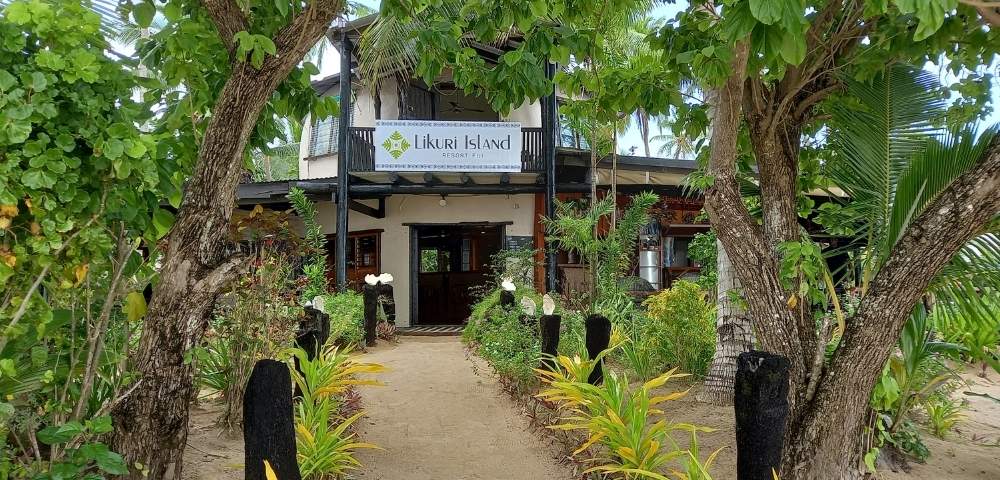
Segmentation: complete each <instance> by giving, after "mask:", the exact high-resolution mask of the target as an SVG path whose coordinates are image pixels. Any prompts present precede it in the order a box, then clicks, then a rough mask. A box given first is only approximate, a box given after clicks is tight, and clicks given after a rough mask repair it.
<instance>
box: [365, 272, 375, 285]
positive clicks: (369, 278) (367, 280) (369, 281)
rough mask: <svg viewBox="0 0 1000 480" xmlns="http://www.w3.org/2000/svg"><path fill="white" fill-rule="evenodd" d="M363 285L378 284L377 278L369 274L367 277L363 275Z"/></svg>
mask: <svg viewBox="0 0 1000 480" xmlns="http://www.w3.org/2000/svg"><path fill="white" fill-rule="evenodd" d="M365 283H367V284H368V285H375V284H376V283H378V277H376V276H375V275H372V274H370V273H369V274H368V275H365Z"/></svg>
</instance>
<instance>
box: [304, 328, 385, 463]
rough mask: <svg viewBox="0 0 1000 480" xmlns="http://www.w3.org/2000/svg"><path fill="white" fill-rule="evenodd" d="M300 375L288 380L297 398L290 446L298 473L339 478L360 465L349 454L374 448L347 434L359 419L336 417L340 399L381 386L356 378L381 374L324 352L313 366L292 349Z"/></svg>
mask: <svg viewBox="0 0 1000 480" xmlns="http://www.w3.org/2000/svg"><path fill="white" fill-rule="evenodd" d="M292 355H294V357H295V358H296V359H297V360H298V363H299V369H300V370H301V371H302V373H299V372H297V371H296V370H295V369H291V370H292V377H293V378H294V379H295V384H296V385H298V387H299V390H300V391H301V393H302V397H301V398H300V399H299V401H298V405H297V409H296V419H295V421H296V426H295V440H296V446H297V449H298V460H299V470H300V471H301V472H302V478H304V479H308V480H331V479H337V478H341V477H343V476H344V474H345V473H347V471H348V470H351V469H354V468H357V467H359V466H360V465H361V464H360V463H359V462H358V460H357V459H356V458H355V457H354V452H355V451H356V450H357V449H361V448H379V447H378V446H376V445H373V444H371V443H365V442H359V441H357V439H356V438H355V435H354V433H351V432H349V431H348V429H349V428H350V426H351V424H353V423H354V422H355V421H357V420H358V419H359V418H361V417H362V416H363V415H364V412H357V413H355V414H353V415H351V416H349V417H347V418H341V417H340V416H339V415H338V412H339V411H340V404H341V396H342V395H343V394H344V393H346V392H347V391H348V390H349V389H350V388H352V387H354V386H356V385H381V383H379V382H378V381H375V380H371V379H362V378H358V377H357V375H358V374H375V373H380V372H384V371H385V367H384V366H382V365H379V364H377V363H363V362H358V361H355V360H353V359H352V358H351V356H350V352H349V351H348V350H341V349H339V348H337V347H336V346H327V347H325V348H324V349H323V350H321V351H320V352H319V354H318V355H316V357H315V358H314V359H312V360H309V358H308V356H307V355H306V352H305V351H304V350H302V349H293V350H292Z"/></svg>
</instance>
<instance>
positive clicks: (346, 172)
mask: <svg viewBox="0 0 1000 480" xmlns="http://www.w3.org/2000/svg"><path fill="white" fill-rule="evenodd" d="M374 19H375V16H374V15H373V16H369V17H365V18H361V19H358V20H355V21H353V22H350V23H348V24H347V25H346V26H344V27H342V28H337V29H334V30H331V32H330V38H331V40H334V44H335V45H336V46H337V48H338V50H339V51H340V53H341V58H342V62H341V72H340V73H339V74H337V75H334V76H331V77H328V78H325V79H322V80H319V81H316V82H314V83H313V86H314V88H315V90H316V92H317V94H318V95H333V96H337V97H339V101H340V105H341V114H340V115H339V116H337V117H331V118H326V119H318V120H313V121H309V122H307V125H306V126H305V128H304V131H303V134H302V142H301V144H300V152H299V179H297V180H289V181H280V182H265V183H249V184H244V185H241V187H240V199H239V201H240V204H241V206H242V207H244V208H252V207H253V206H254V205H257V204H260V205H263V206H265V207H270V208H274V209H281V208H287V199H286V195H287V193H288V190H289V189H290V188H292V187H299V188H302V189H303V190H305V191H306V192H307V193H308V194H309V195H310V197H311V198H313V199H314V200H315V201H316V202H317V208H318V211H319V220H320V223H321V224H322V226H323V229H324V233H326V234H327V238H328V254H329V255H328V258H329V260H330V263H331V268H330V272H331V279H330V280H331V283H332V284H334V285H340V286H343V285H346V286H352V285H359V284H361V282H362V281H363V278H364V276H365V275H367V274H378V273H380V272H388V273H391V274H392V275H393V277H394V279H395V280H394V285H395V289H394V290H395V296H396V299H395V300H396V318H397V324H398V325H399V326H402V327H407V326H419V325H449V324H461V323H462V322H464V320H465V319H466V318H467V316H468V314H469V310H468V309H469V305H471V303H472V302H470V301H469V298H468V297H469V295H470V293H469V292H470V290H469V288H470V287H472V286H475V285H481V284H483V283H485V282H486V281H487V279H488V276H489V275H490V273H491V272H490V271H489V262H490V257H491V256H492V255H493V254H495V253H496V252H498V251H500V250H501V249H505V248H518V247H527V248H530V249H537V250H538V253H537V254H536V255H537V259H538V260H539V261H538V264H539V265H544V266H540V267H538V268H536V269H535V272H534V282H535V286H536V288H537V289H539V290H541V291H551V290H559V291H562V292H565V293H569V292H572V291H574V290H582V288H583V284H584V283H585V282H586V275H585V274H584V272H585V269H584V267H583V266H582V265H580V263H579V259H577V258H573V257H572V256H570V255H568V254H566V253H565V252H561V253H559V252H550V253H549V254H544V253H543V252H544V251H545V248H544V247H545V235H544V228H543V226H542V224H541V223H540V221H539V219H540V218H541V217H542V216H543V215H552V213H553V208H554V200H555V199H559V200H563V201H565V200H570V199H576V198H582V197H586V196H588V195H589V192H590V189H591V187H590V183H589V180H590V178H591V174H592V172H591V171H590V151H589V149H588V147H587V144H586V141H585V140H583V138H582V136H581V135H580V134H578V133H577V132H574V131H572V130H570V129H569V128H567V127H566V126H565V124H564V122H561V121H560V120H561V119H560V117H559V114H558V105H559V102H560V98H559V95H558V94H553V95H550V96H548V97H546V98H543V99H541V101H537V102H525V103H524V104H523V105H521V106H519V107H517V108H515V109H513V110H512V111H511V112H510V113H508V114H506V115H501V114H499V113H497V112H496V111H494V110H493V109H492V108H491V107H490V105H489V103H488V102H486V101H485V100H484V99H482V98H476V97H472V96H468V95H465V94H464V93H463V92H462V91H461V90H459V89H457V88H456V87H455V85H454V84H453V83H452V81H451V78H450V75H448V74H445V75H442V76H441V77H439V78H437V79H435V81H434V84H433V85H426V84H424V83H423V82H422V81H420V80H416V79H412V80H401V79H400V78H385V79H383V81H382V82H381V84H380V87H379V88H378V90H377V91H370V89H369V88H367V87H366V82H362V81H359V80H358V79H357V78H356V76H355V75H354V72H353V71H352V69H353V68H354V67H355V66H356V63H357V51H356V47H355V45H357V43H358V38H359V36H360V34H361V32H363V31H364V29H365V28H367V27H368V26H369V25H371V23H372V22H373V21H374ZM509 41H514V39H510V40H509ZM473 46H474V47H475V48H476V49H477V50H478V51H479V53H480V54H481V55H482V56H483V58H484V59H486V60H487V61H496V59H497V57H498V56H499V55H500V54H502V52H503V50H502V48H501V47H498V46H495V45H490V46H487V45H476V44H473ZM549 70H550V71H549V72H547V73H548V74H549V75H552V74H553V73H554V70H555V67H554V66H553V65H550V66H549ZM694 168H695V164H694V161H691V160H679V159H664V158H649V157H641V156H631V155H619V156H617V158H616V160H615V161H614V162H612V160H611V159H610V158H607V159H603V160H602V162H601V163H600V164H599V166H598V171H597V177H598V179H599V180H598V183H599V190H600V193H599V195H605V194H607V192H609V191H610V186H611V183H612V180H613V179H614V180H615V181H616V190H617V193H618V202H619V205H622V206H624V205H626V204H627V202H628V195H629V194H632V193H637V192H641V191H653V192H655V193H657V194H659V195H660V196H661V201H660V203H659V204H658V205H657V207H656V208H655V209H654V215H653V217H654V220H653V221H652V222H651V223H650V224H649V225H647V227H646V228H645V229H644V230H643V232H642V235H641V239H640V240H641V241H640V242H639V245H640V246H639V248H640V250H641V251H640V252H639V255H638V258H639V261H638V262H637V265H636V267H635V271H634V272H633V273H634V275H636V276H640V277H642V278H643V279H645V280H646V281H647V282H648V283H649V285H647V286H646V287H647V288H652V289H658V288H664V287H666V286H669V285H670V283H671V282H672V281H673V280H675V279H677V278H681V277H684V276H690V275H696V274H697V272H698V267H697V265H694V264H693V262H691V261H690V260H689V259H688V257H687V245H688V242H690V240H691V238H692V237H693V236H694V235H695V234H696V233H698V232H703V231H706V230H707V229H708V226H707V223H706V222H704V221H700V220H699V219H698V218H697V217H698V214H699V212H700V210H701V201H700V200H699V199H697V198H690V197H687V196H685V195H683V193H682V188H681V183H682V180H683V179H684V177H685V176H686V175H687V174H688V173H690V172H691V171H692V170H693V169H694ZM341 232H346V234H344V235H341ZM543 257H544V258H543ZM543 260H544V261H543Z"/></svg>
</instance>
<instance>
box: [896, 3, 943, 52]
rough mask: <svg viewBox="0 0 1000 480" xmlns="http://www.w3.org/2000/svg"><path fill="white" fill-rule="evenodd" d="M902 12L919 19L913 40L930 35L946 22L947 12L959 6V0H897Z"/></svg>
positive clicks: (897, 5) (922, 38)
mask: <svg viewBox="0 0 1000 480" xmlns="http://www.w3.org/2000/svg"><path fill="white" fill-rule="evenodd" d="M895 3H896V7H897V8H899V11H900V12H902V13H907V14H913V16H915V17H916V18H917V20H918V23H917V30H916V31H915V32H913V40H914V41H917V42H919V41H920V40H924V39H926V38H927V37H930V36H931V35H933V34H934V32H936V31H938V29H939V28H941V25H943V24H944V16H945V14H946V13H948V12H950V11H952V10H954V9H955V8H956V7H958V0H895Z"/></svg>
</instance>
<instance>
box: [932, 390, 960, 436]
mask: <svg viewBox="0 0 1000 480" xmlns="http://www.w3.org/2000/svg"><path fill="white" fill-rule="evenodd" d="M924 409H925V410H926V413H927V422H928V423H929V424H930V427H931V432H932V433H933V434H934V436H936V437H938V438H945V436H947V435H948V432H950V431H951V430H952V429H954V428H955V424H957V423H958V422H960V421H962V419H964V418H965V415H964V414H962V404H961V403H959V402H957V401H955V400H951V399H941V398H938V399H935V400H933V401H931V402H928V403H927V404H926V405H924Z"/></svg>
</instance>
